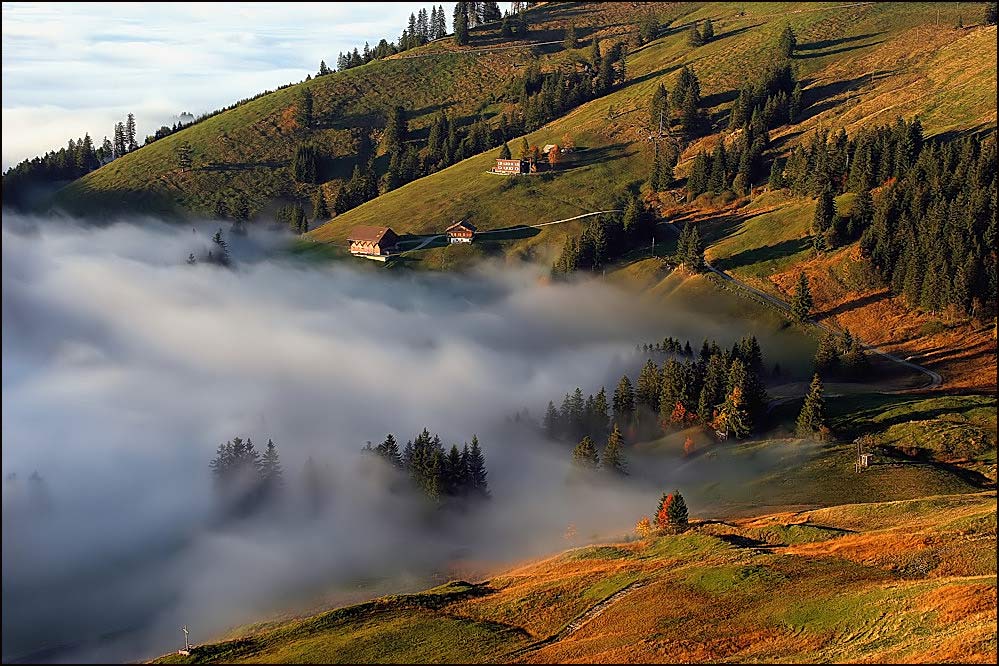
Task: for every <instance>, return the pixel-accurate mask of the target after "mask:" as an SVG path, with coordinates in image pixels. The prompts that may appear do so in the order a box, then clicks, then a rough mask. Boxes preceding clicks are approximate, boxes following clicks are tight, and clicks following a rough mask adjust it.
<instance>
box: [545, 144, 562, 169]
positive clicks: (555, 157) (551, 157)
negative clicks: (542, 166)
mask: <svg viewBox="0 0 999 666" xmlns="http://www.w3.org/2000/svg"><path fill="white" fill-rule="evenodd" d="M561 159H562V156H561V155H560V154H559V150H558V146H552V149H551V150H549V151H548V166H550V167H551V168H553V169H554V168H555V165H556V164H558V163H559V161H560V160H561Z"/></svg>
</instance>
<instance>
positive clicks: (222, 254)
mask: <svg viewBox="0 0 999 666" xmlns="http://www.w3.org/2000/svg"><path fill="white" fill-rule="evenodd" d="M212 242H213V243H215V245H216V246H217V247H218V249H219V255H218V262H219V263H220V264H222V265H223V266H228V265H229V245H228V244H227V243H226V242H225V239H224V238H223V237H222V229H219V230H218V231H216V232H215V235H214V236H212Z"/></svg>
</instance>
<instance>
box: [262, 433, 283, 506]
mask: <svg viewBox="0 0 999 666" xmlns="http://www.w3.org/2000/svg"><path fill="white" fill-rule="evenodd" d="M281 475H282V470H281V459H280V458H279V457H278V452H277V446H275V444H274V440H271V439H268V440H267V448H266V449H265V450H264V455H263V457H261V459H260V480H261V482H262V483H263V488H264V494H265V495H266V496H267V497H268V498H273V497H274V496H275V495H277V494H278V493H280V492H281V489H282V488H283V486H284V479H283V478H282V476H281Z"/></svg>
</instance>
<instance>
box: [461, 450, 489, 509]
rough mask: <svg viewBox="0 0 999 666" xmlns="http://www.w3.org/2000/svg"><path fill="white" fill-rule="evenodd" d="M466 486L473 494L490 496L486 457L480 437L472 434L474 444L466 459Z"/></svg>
mask: <svg viewBox="0 0 999 666" xmlns="http://www.w3.org/2000/svg"><path fill="white" fill-rule="evenodd" d="M465 470H466V474H467V475H468V476H467V482H466V487H467V489H468V492H469V493H470V494H472V495H478V496H480V497H489V484H488V482H487V481H486V475H487V473H486V458H485V456H484V455H482V449H481V448H480V447H479V438H478V437H477V436H475V435H472V445H471V446H470V447H469V449H468V455H467V456H466V460H465Z"/></svg>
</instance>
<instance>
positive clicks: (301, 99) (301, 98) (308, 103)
mask: <svg viewBox="0 0 999 666" xmlns="http://www.w3.org/2000/svg"><path fill="white" fill-rule="evenodd" d="M295 121H296V122H297V123H298V126H299V128H301V129H302V130H303V131H306V132H308V131H309V130H311V129H312V90H310V89H309V88H302V92H300V93H299V95H298V103H297V105H296V112H295Z"/></svg>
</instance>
